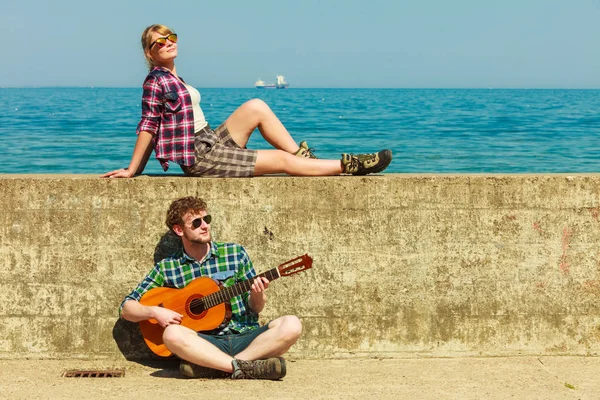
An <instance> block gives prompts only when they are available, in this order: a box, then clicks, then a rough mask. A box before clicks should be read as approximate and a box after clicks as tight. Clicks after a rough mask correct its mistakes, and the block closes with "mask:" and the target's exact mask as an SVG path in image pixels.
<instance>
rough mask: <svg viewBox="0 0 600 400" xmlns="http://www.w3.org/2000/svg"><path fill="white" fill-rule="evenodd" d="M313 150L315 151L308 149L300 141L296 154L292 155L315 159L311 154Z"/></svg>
mask: <svg viewBox="0 0 600 400" xmlns="http://www.w3.org/2000/svg"><path fill="white" fill-rule="evenodd" d="M314 150H315V149H313V148H310V147H308V144H307V143H306V142H304V141H302V142H300V148H299V149H298V151H297V152H296V153H294V155H295V156H298V157H305V158H317V156H315V155H314V153H313V151H314Z"/></svg>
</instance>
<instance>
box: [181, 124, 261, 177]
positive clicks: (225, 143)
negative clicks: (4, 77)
mask: <svg viewBox="0 0 600 400" xmlns="http://www.w3.org/2000/svg"><path fill="white" fill-rule="evenodd" d="M194 146H195V149H196V162H195V163H194V165H193V166H192V167H190V168H189V170H187V171H186V175H191V176H203V177H214V178H241V177H249V176H254V165H255V164H256V150H249V149H244V148H241V147H240V146H239V145H238V144H237V143H236V142H235V141H234V140H233V138H232V137H231V134H230V133H229V130H228V129H227V127H226V126H225V123H222V124H221V125H219V127H218V128H217V129H216V130H214V131H213V130H212V129H211V128H210V126H209V125H206V127H205V128H204V129H202V130H201V131H198V132H196V138H195V141H194Z"/></svg>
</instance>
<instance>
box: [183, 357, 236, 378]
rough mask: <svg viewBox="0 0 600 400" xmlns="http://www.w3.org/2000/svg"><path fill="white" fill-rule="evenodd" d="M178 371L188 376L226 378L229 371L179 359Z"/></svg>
mask: <svg viewBox="0 0 600 400" xmlns="http://www.w3.org/2000/svg"><path fill="white" fill-rule="evenodd" d="M179 372H181V374H182V375H183V376H187V377H188V378H207V379H216V378H228V377H229V376H230V374H229V372H225V371H219V370H218V369H213V368H208V367H203V366H202V365H197V364H193V363H191V362H189V361H185V360H181V362H180V363H179Z"/></svg>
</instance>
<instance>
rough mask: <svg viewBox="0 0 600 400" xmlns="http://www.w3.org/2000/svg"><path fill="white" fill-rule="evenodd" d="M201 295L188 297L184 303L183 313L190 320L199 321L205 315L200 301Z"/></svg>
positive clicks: (202, 303)
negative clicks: (184, 312) (185, 313)
mask: <svg viewBox="0 0 600 400" xmlns="http://www.w3.org/2000/svg"><path fill="white" fill-rule="evenodd" d="M203 297H204V296H202V295H201V294H196V295H194V296H190V298H189V299H188V300H187V301H186V303H185V311H186V312H187V314H188V316H189V317H190V318H192V319H200V318H203V317H204V316H205V315H206V309H205V308H204V302H203V301H202V298H203Z"/></svg>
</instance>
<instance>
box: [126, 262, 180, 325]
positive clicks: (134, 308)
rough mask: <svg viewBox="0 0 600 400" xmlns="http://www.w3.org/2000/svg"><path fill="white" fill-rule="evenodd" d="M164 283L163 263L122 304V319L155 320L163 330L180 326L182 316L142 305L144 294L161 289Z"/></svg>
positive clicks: (155, 267)
mask: <svg viewBox="0 0 600 400" xmlns="http://www.w3.org/2000/svg"><path fill="white" fill-rule="evenodd" d="M163 283H164V277H163V274H162V268H161V263H156V264H155V265H154V268H152V270H150V272H148V275H146V277H145V278H144V279H143V280H142V281H141V282H140V284H139V285H137V287H136V288H135V289H134V290H133V291H132V292H131V293H130V294H129V295H127V297H125V300H123V302H122V303H121V307H119V314H120V316H121V318H123V319H126V320H127V321H131V322H140V321H144V320H147V319H152V318H154V319H155V320H157V321H158V323H159V325H160V326H162V327H163V328H165V327H166V326H167V325H170V324H180V323H181V317H182V315H181V314H179V313H176V312H175V311H172V310H169V309H166V308H163V307H158V306H145V305H143V304H141V303H140V300H141V299H142V297H143V296H144V294H146V293H147V292H148V291H149V290H151V289H153V288H156V287H161V286H162V285H163Z"/></svg>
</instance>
